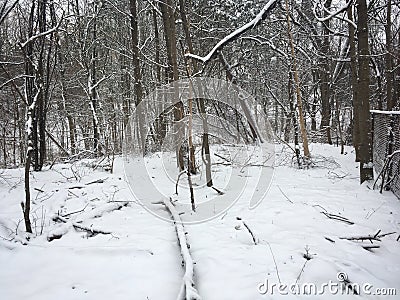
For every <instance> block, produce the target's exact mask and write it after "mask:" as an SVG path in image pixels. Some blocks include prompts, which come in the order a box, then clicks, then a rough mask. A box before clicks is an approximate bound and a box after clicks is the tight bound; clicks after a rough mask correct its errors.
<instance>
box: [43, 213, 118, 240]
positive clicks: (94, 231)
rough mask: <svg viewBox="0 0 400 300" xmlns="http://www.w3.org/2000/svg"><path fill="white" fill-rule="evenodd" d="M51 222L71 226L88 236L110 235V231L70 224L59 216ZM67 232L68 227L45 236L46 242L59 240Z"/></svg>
mask: <svg viewBox="0 0 400 300" xmlns="http://www.w3.org/2000/svg"><path fill="white" fill-rule="evenodd" d="M53 221H55V222H61V223H65V224H71V225H72V226H73V227H74V228H75V229H78V230H81V231H86V232H87V233H88V235H89V236H95V235H97V234H112V233H111V232H110V231H104V230H102V229H96V228H92V227H88V226H85V225H82V224H79V223H72V222H70V221H69V220H68V219H65V218H63V217H61V216H58V215H56V216H54V217H53ZM67 232H68V227H67V228H64V229H63V230H62V231H59V230H56V231H53V232H51V233H49V235H48V236H47V240H48V241H49V242H51V241H52V240H56V239H60V238H61V237H62V236H63V235H65V234H66V233H67Z"/></svg>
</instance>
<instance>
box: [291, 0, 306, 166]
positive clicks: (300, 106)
mask: <svg viewBox="0 0 400 300" xmlns="http://www.w3.org/2000/svg"><path fill="white" fill-rule="evenodd" d="M286 21H287V32H288V36H289V44H290V50H291V54H292V70H293V75H294V82H295V85H296V99H297V109H298V111H299V123H300V131H301V138H302V140H303V148H304V156H305V158H307V159H309V158H311V154H310V150H309V149H308V137H307V129H306V126H305V121H304V115H303V104H302V100H301V91H300V81H299V75H298V73H297V62H296V55H295V52H294V44H293V34H292V29H291V25H290V16H289V3H288V0H286Z"/></svg>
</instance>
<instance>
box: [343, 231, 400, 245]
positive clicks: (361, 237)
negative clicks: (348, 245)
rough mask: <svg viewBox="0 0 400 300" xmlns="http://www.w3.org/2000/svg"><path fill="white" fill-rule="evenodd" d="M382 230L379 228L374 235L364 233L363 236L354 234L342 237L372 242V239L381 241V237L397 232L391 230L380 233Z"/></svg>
mask: <svg viewBox="0 0 400 300" xmlns="http://www.w3.org/2000/svg"><path fill="white" fill-rule="evenodd" d="M380 232H381V230H378V232H377V233H375V234H374V235H367V236H365V235H363V236H353V237H341V238H340V239H341V240H349V241H370V242H371V244H372V241H377V242H381V241H382V240H381V238H382V237H384V236H387V235H391V234H395V233H396V232H389V233H383V234H379V233H380Z"/></svg>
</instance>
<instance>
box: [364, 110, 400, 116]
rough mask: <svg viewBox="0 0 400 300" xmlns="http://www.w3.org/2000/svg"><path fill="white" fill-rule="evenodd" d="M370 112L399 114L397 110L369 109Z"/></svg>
mask: <svg viewBox="0 0 400 300" xmlns="http://www.w3.org/2000/svg"><path fill="white" fill-rule="evenodd" d="M370 112H371V113H374V114H384V115H400V111H399V110H392V111H389V110H376V109H375V110H370Z"/></svg>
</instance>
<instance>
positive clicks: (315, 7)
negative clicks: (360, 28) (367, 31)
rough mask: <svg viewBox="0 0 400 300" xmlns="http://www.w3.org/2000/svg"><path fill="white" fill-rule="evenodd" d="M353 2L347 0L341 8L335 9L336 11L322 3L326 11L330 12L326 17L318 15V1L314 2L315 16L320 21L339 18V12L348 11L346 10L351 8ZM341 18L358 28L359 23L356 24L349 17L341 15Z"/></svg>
mask: <svg viewBox="0 0 400 300" xmlns="http://www.w3.org/2000/svg"><path fill="white" fill-rule="evenodd" d="M352 2H353V1H347V2H346V4H345V5H344V6H343V7H341V8H339V9H338V10H337V11H334V12H332V11H329V10H328V9H326V8H325V7H324V6H323V5H322V7H323V10H324V12H325V13H327V14H328V15H327V16H325V17H319V16H318V13H317V6H318V2H316V3H315V4H314V7H313V13H314V16H315V18H316V19H317V20H318V21H319V22H325V21H328V20H330V19H332V18H337V16H338V15H339V14H341V13H343V12H346V10H347V9H348V8H349V6H350V5H351V4H352ZM339 19H341V20H343V21H346V22H347V23H349V24H350V25H351V26H353V27H354V28H355V29H357V25H356V24H355V23H354V22H353V21H351V20H349V19H348V18H345V17H340V18H339Z"/></svg>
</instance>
